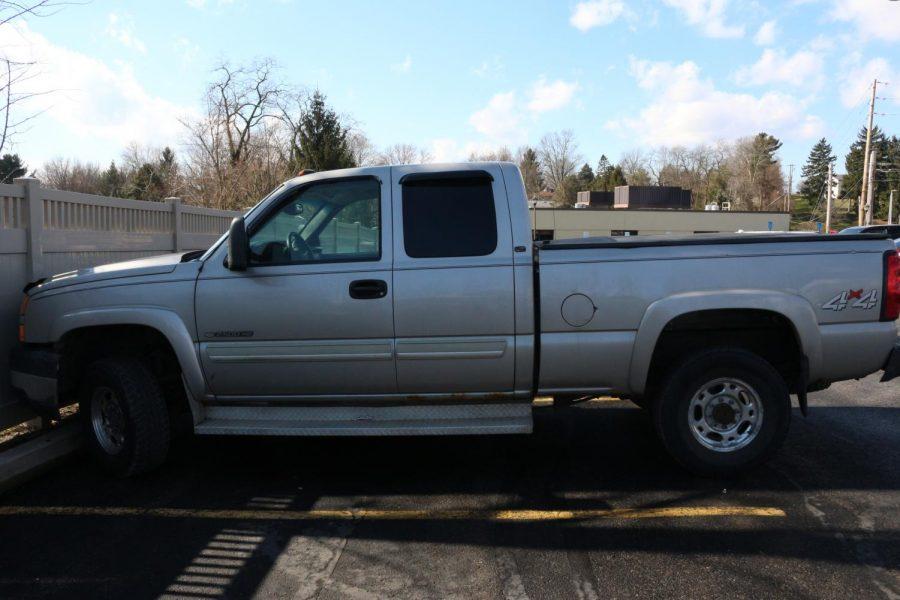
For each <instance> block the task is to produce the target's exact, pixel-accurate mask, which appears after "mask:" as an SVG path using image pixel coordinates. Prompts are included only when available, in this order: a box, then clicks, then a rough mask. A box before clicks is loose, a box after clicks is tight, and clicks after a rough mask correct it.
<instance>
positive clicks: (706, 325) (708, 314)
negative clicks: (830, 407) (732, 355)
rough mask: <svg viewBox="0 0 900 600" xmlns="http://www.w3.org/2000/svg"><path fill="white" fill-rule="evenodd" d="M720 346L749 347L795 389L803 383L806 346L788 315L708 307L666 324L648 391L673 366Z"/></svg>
mask: <svg viewBox="0 0 900 600" xmlns="http://www.w3.org/2000/svg"><path fill="white" fill-rule="evenodd" d="M715 346H731V347H738V348H744V349H745V350H748V351H750V352H753V353H754V354H757V355H758V356H760V357H762V358H763V359H765V360H766V361H768V362H769V364H771V365H772V366H773V367H775V369H776V370H777V371H778V372H779V373H781V376H782V377H783V378H784V381H785V383H786V384H787V386H788V389H789V390H790V391H791V392H792V393H796V392H798V391H799V389H800V387H801V385H802V380H803V371H804V367H803V364H804V359H803V351H802V346H801V344H800V341H799V339H798V337H797V332H796V330H795V329H794V326H793V324H792V323H791V322H790V320H789V319H788V318H787V317H785V316H784V315H782V314H779V313H776V312H773V311H769V310H756V309H723V310H703V311H697V312H692V313H686V314H684V315H680V316H678V317H676V318H674V319H672V320H671V321H669V323H668V324H666V326H665V327H664V328H663V331H662V333H661V334H660V336H659V339H658V340H657V342H656V348H655V349H654V350H653V358H652V359H651V362H650V371H649V373H648V377H647V386H646V387H647V394H648V395H652V394H653V393H654V390H655V388H656V387H657V386H658V385H659V384H660V383H661V381H662V378H663V377H664V376H665V374H666V372H667V371H668V370H669V368H670V367H671V366H672V365H674V364H675V363H677V362H678V361H680V360H681V359H683V358H685V357H686V356H688V355H690V354H693V353H694V352H696V351H698V350H702V349H706V348H712V347H715Z"/></svg>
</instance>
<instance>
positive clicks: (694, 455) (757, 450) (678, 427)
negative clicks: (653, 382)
mask: <svg viewBox="0 0 900 600" xmlns="http://www.w3.org/2000/svg"><path fill="white" fill-rule="evenodd" d="M653 417H654V426H655V428H656V431H657V433H658V435H659V437H660V438H661V440H662V442H663V444H664V445H665V447H666V449H667V450H668V451H669V452H670V453H671V454H672V456H673V457H675V459H676V460H677V461H678V462H679V463H681V464H682V465H683V466H685V467H686V468H688V469H689V470H691V471H693V472H694V473H697V474H699V475H703V476H714V477H718V476H728V475H734V474H737V473H738V472H740V471H743V470H746V469H749V468H752V467H755V466H757V465H759V464H760V463H762V462H763V461H765V460H766V459H767V458H769V457H770V456H771V455H772V454H773V453H774V452H775V451H776V450H777V449H778V448H779V447H780V446H781V444H782V442H783V441H784V438H785V436H786V435H787V431H788V426H789V425H790V418H791V404H790V394H789V392H788V389H787V385H786V384H785V382H784V379H783V378H782V377H781V375H780V374H779V373H778V371H776V370H775V369H774V368H773V367H772V366H771V365H770V364H769V363H768V362H766V361H765V360H763V359H762V358H760V357H759V356H757V355H756V354H753V353H751V352H748V351H746V350H742V349H739V348H718V349H712V350H706V351H703V352H700V353H697V354H695V355H693V356H691V357H689V358H687V359H686V360H685V361H683V362H682V363H680V364H679V365H678V366H676V367H675V368H674V369H672V371H670V372H669V374H668V376H667V377H666V378H665V380H664V381H663V383H662V385H661V387H660V392H659V396H658V398H657V401H656V402H655V403H654V404H653Z"/></svg>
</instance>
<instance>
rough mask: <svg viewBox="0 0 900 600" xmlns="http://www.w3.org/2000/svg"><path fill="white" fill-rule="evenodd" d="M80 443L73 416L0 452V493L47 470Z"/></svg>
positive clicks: (74, 449)
mask: <svg viewBox="0 0 900 600" xmlns="http://www.w3.org/2000/svg"><path fill="white" fill-rule="evenodd" d="M80 447H81V428H80V427H79V423H78V422H77V419H76V422H73V423H66V424H65V425H62V426H60V427H58V428H56V429H53V430H51V431H48V432H47V433H45V434H43V435H40V436H38V437H36V438H34V439H33V440H29V441H27V442H24V443H22V444H19V445H17V446H14V447H12V448H10V449H9V450H5V451H3V452H0V493H2V492H5V491H7V490H9V489H11V488H13V487H15V486H16V485H18V484H20V483H23V482H25V481H27V480H29V479H31V478H33V477H35V476H37V475H39V474H40V473H42V472H44V471H46V470H47V469H49V468H50V467H52V466H53V465H55V464H57V463H58V462H60V461H61V460H63V459H65V458H66V457H68V456H69V455H71V454H73V453H74V452H75V451H77V450H78V449H79V448H80Z"/></svg>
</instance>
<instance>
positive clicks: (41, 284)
mask: <svg viewBox="0 0 900 600" xmlns="http://www.w3.org/2000/svg"><path fill="white" fill-rule="evenodd" d="M185 254H188V252H177V253H175V254H161V255H159V256H150V257H147V258H139V259H136V260H128V261H125V262H117V263H110V264H108V265H98V266H96V267H88V268H85V269H78V270H77V271H68V272H66V273H57V274H56V275H51V276H50V277H47V278H45V279H40V280H38V281H36V282H33V283H30V284H28V287H26V288H25V289H26V291H30V293H33V294H36V293H39V292H44V291H47V290H51V289H57V288H61V287H66V286H70V285H76V284H82V283H93V282H95V281H103V280H107V279H120V278H122V277H138V276H141V275H164V274H166V273H171V272H172V271H174V270H175V267H176V266H178V264H179V263H180V262H181V261H182V257H184V255H185Z"/></svg>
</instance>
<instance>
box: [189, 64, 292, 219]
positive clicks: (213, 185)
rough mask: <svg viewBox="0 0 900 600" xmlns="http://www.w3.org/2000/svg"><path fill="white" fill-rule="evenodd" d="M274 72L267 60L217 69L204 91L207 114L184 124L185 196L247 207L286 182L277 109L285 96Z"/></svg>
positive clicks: (206, 202) (201, 200) (218, 203)
mask: <svg viewBox="0 0 900 600" xmlns="http://www.w3.org/2000/svg"><path fill="white" fill-rule="evenodd" d="M274 69H275V66H274V63H273V62H272V61H271V60H263V61H260V62H257V63H255V64H253V65H251V66H249V67H232V66H231V65H229V64H222V65H220V66H219V67H218V68H216V69H215V71H214V73H215V74H216V79H215V81H214V82H213V83H212V84H211V85H210V86H209V87H208V88H207V92H206V98H205V104H206V110H205V114H203V115H202V116H201V117H199V118H198V119H195V120H192V121H182V123H183V124H184V125H185V127H186V128H187V130H188V139H187V143H186V147H187V154H188V160H187V163H186V165H185V171H186V174H187V176H188V179H189V180H190V181H191V186H189V188H188V191H189V193H191V194H192V195H193V196H195V197H196V198H197V199H198V200H199V201H200V202H201V203H203V204H205V205H208V206H216V207H219V208H232V207H234V208H240V207H243V206H247V205H248V204H251V203H252V202H253V201H255V199H256V198H258V197H260V196H261V195H262V194H264V193H265V192H266V191H268V190H269V189H271V188H272V187H274V185H275V182H277V181H278V180H280V179H284V178H285V177H286V175H287V173H286V172H285V170H286V164H285V160H284V158H285V156H284V151H283V149H282V143H283V139H280V138H283V135H282V134H283V132H282V131H281V123H282V121H281V120H280V118H281V117H282V114H281V113H280V111H279V104H278V101H279V99H280V97H281V96H283V95H284V94H285V90H284V88H283V87H281V86H280V85H278V84H276V83H275V82H274V80H273V72H274Z"/></svg>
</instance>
